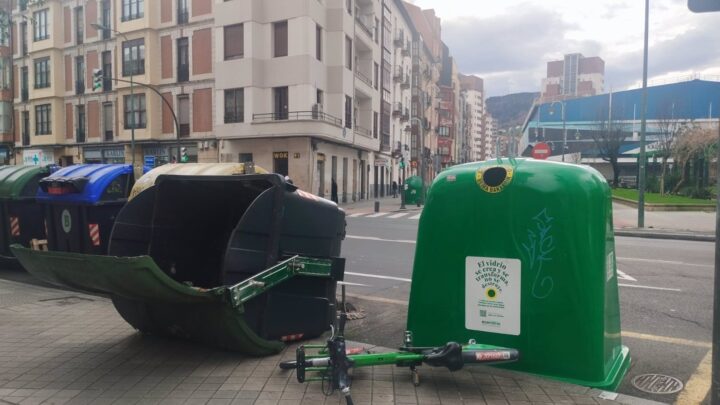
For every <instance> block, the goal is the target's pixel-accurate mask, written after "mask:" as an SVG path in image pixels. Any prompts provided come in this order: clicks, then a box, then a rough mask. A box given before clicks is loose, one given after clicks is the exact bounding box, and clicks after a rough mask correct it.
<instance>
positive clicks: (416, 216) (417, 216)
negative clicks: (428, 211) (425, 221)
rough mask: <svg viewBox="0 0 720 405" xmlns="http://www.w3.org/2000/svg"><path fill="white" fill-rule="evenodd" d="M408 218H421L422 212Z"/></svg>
mask: <svg viewBox="0 0 720 405" xmlns="http://www.w3.org/2000/svg"><path fill="white" fill-rule="evenodd" d="M408 219H420V214H417V215H415V216H412V217H410V218H408Z"/></svg>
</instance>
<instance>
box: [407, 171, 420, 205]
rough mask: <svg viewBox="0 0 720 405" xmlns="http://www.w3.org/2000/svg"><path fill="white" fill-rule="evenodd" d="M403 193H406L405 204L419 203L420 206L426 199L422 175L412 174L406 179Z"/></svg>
mask: <svg viewBox="0 0 720 405" xmlns="http://www.w3.org/2000/svg"><path fill="white" fill-rule="evenodd" d="M403 193H404V194H405V204H417V205H418V206H420V204H422V203H423V201H424V200H425V189H424V188H423V183H422V179H421V178H420V176H410V177H408V178H407V179H405V184H403Z"/></svg>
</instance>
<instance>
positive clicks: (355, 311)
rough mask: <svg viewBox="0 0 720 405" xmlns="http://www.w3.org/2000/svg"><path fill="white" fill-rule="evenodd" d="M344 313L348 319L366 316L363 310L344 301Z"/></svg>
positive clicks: (353, 319)
mask: <svg viewBox="0 0 720 405" xmlns="http://www.w3.org/2000/svg"><path fill="white" fill-rule="evenodd" d="M345 314H347V320H348V321H355V320H358V319H364V318H365V317H366V316H367V314H366V313H365V311H364V310H362V309H360V308H357V307H355V305H353V304H351V303H349V302H347V303H345Z"/></svg>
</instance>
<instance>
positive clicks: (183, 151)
mask: <svg viewBox="0 0 720 405" xmlns="http://www.w3.org/2000/svg"><path fill="white" fill-rule="evenodd" d="M189 159H190V158H189V157H188V153H187V148H184V147H183V148H180V163H187V162H188V160H189Z"/></svg>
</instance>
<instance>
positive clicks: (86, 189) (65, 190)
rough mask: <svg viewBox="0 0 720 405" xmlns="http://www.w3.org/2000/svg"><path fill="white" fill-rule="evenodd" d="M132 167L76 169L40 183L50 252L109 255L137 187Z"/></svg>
mask: <svg viewBox="0 0 720 405" xmlns="http://www.w3.org/2000/svg"><path fill="white" fill-rule="evenodd" d="M134 181H135V179H134V176H133V170H132V166H131V165H125V164H80V165H73V166H69V167H66V168H63V169H61V170H58V171H57V172H55V173H53V174H52V175H50V176H48V177H46V178H44V179H42V180H40V182H39V186H40V190H39V191H38V195H37V201H38V202H39V203H40V204H43V206H44V208H45V226H46V227H47V237H48V249H49V250H52V251H61V252H74V253H88V254H99V255H104V254H107V250H108V242H109V240H110V233H111V231H112V227H113V224H114V223H115V218H116V217H117V214H118V212H119V211H120V209H122V207H123V206H124V205H125V203H126V202H127V197H128V195H129V194H130V190H131V189H132V187H133V184H134Z"/></svg>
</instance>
